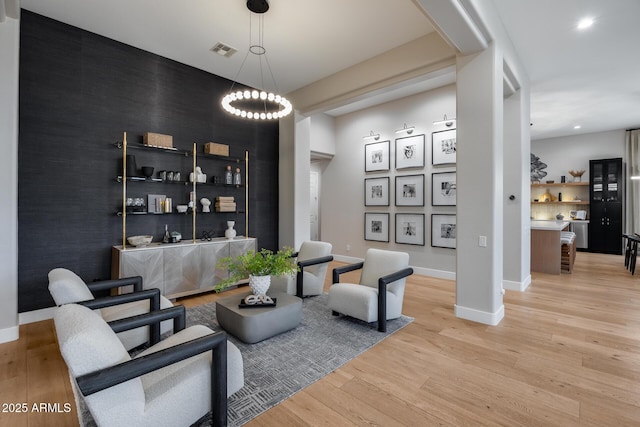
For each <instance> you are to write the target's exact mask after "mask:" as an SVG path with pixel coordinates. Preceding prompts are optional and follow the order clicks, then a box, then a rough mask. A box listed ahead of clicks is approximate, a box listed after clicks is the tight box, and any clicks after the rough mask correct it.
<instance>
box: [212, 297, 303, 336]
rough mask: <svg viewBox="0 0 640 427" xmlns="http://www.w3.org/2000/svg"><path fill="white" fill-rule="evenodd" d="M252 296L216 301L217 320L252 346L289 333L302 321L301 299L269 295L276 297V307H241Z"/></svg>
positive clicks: (224, 327) (225, 328)
mask: <svg viewBox="0 0 640 427" xmlns="http://www.w3.org/2000/svg"><path fill="white" fill-rule="evenodd" d="M247 295H249V293H246V294H239V295H232V296H230V297H227V298H221V299H219V300H218V301H216V318H217V319H218V323H219V324H220V326H221V327H222V329H224V330H225V331H227V332H229V333H230V334H231V335H233V336H236V337H238V338H240V339H241V340H242V341H244V342H246V343H249V344H253V343H257V342H258V341H262V340H265V339H267V338H271V337H273V336H275V335H278V334H281V333H282V332H286V331H289V330H291V329H293V328H295V327H296V326H298V325H299V324H300V321H301V320H302V300H301V299H300V298H298V297H296V296H293V295H289V294H286V293H274V294H269V296H270V297H271V298H277V302H276V306H275V307H250V308H239V307H238V304H240V301H241V300H242V299H243V298H244V297H246V296H247Z"/></svg>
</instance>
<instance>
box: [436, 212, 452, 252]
mask: <svg viewBox="0 0 640 427" xmlns="http://www.w3.org/2000/svg"><path fill="white" fill-rule="evenodd" d="M431 246H433V247H434V248H449V249H455V247H456V216H455V214H432V215H431Z"/></svg>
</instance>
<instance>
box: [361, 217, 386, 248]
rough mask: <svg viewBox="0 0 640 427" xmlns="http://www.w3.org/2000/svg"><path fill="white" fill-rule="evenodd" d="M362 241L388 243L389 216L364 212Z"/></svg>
mask: <svg viewBox="0 0 640 427" xmlns="http://www.w3.org/2000/svg"><path fill="white" fill-rule="evenodd" d="M364 240H373V241H376V242H387V243H388V242H389V214H388V213H373V212H365V214H364Z"/></svg>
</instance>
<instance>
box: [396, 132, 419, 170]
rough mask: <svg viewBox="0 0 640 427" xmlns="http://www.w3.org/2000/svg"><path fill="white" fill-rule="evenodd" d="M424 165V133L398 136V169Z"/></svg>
mask: <svg viewBox="0 0 640 427" xmlns="http://www.w3.org/2000/svg"><path fill="white" fill-rule="evenodd" d="M422 167H424V134H422V135H413V136H405V137H403V138H396V169H406V168H422Z"/></svg>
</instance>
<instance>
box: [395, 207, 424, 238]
mask: <svg viewBox="0 0 640 427" xmlns="http://www.w3.org/2000/svg"><path fill="white" fill-rule="evenodd" d="M396 243H402V244H405V245H419V246H424V214H413V213H397V214H396Z"/></svg>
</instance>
